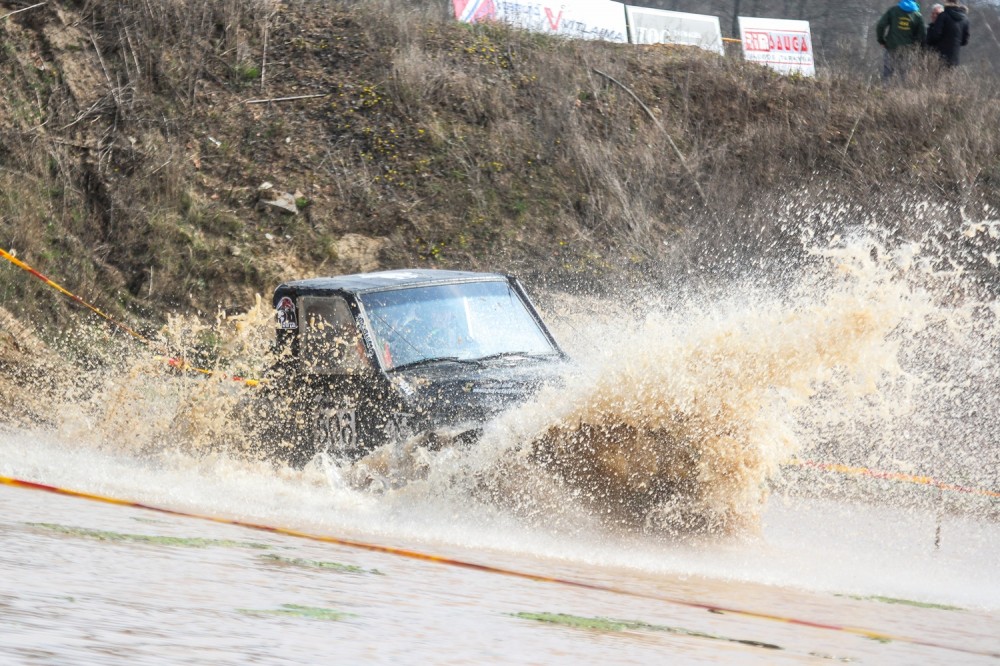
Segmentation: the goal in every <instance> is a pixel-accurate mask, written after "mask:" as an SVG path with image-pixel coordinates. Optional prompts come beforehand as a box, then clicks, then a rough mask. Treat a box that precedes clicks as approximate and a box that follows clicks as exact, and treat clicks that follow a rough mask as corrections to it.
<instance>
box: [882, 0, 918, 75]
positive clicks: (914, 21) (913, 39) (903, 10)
mask: <svg viewBox="0 0 1000 666" xmlns="http://www.w3.org/2000/svg"><path fill="white" fill-rule="evenodd" d="M926 37H927V25H926V24H925V23H924V17H923V16H922V15H921V14H920V5H918V4H917V3H916V1H915V0H900V1H899V4H897V5H893V6H892V7H890V8H889V9H888V10H887V11H886V12H885V14H882V18H880V19H879V20H878V23H877V24H876V25H875V38H876V39H877V40H878V43H879V44H881V45H882V46H883V47H884V48H885V55H884V56H883V58H882V80H883V81H888V80H889V79H891V78H892V77H893V76H895V75H896V74H899V75H900V77H902V78H906V71H905V67H904V65H905V62H906V58H907V57H913V56H912V55H908V54H911V53H912V52H913V51H914V48H913V47H917V46H920V45H921V44H923V43H924V40H925V39H926Z"/></svg>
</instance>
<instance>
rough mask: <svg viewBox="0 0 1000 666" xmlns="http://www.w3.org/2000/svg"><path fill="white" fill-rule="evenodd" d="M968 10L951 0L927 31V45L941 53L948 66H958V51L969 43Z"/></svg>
mask: <svg viewBox="0 0 1000 666" xmlns="http://www.w3.org/2000/svg"><path fill="white" fill-rule="evenodd" d="M968 13H969V10H968V9H967V8H966V7H963V6H962V5H960V4H958V3H957V2H954V0H951V1H949V2H946V3H945V5H944V11H942V12H941V14H940V15H938V17H937V20H936V21H934V23H932V24H931V27H930V30H928V31H927V46H929V47H931V48H932V49H934V50H935V51H937V52H938V53H940V54H941V58H942V59H943V60H944V62H945V64H946V65H948V67H957V66H958V52H959V50H960V49H961V48H962V47H963V46H965V45H966V44H968V43H969V17H968Z"/></svg>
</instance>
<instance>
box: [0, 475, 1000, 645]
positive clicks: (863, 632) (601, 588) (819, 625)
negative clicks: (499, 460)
mask: <svg viewBox="0 0 1000 666" xmlns="http://www.w3.org/2000/svg"><path fill="white" fill-rule="evenodd" d="M0 485H8V486H15V487H19V488H29V489H33V490H43V491H45V492H50V493H55V494H58V495H67V496H70V497H79V498H81V499H88V500H92V501H95V502H104V503H106V504H117V505H119V506H129V507H134V508H137V509H146V510H148V511H156V512H158V513H163V514H167V515H171V516H183V517H185V518H196V519H199V520H207V521H211V522H214V523H223V524H226V525H236V526H238V527H245V528H248V529H253V530H261V531H264V532H272V533H274V534H283V535H285V536H291V537H296V538H299V539H309V540H310V541H319V542H322V543H332V544H336V545H338V546H346V547H348V548H357V549H359V550H366V551H370V552H374V553H384V554H387V555H396V556H398V557H406V558H410V559H413V560H421V561H424V562H435V563H437V564H444V565H448V566H453V567H461V568H463V569H471V570H473V571H482V572H484V573H493V574H500V575H503V576H511V577H513V578H520V579H523V580H532V581H536V582H541V583H554V584H557V585H567V586H570V587H575V588H579V589H584V590H592V591H596V592H608V593H610V594H621V595H625V596H630V597H637V598H640V599H651V600H654V601H661V602H664V603H668V604H674V605H677V606H684V607H687V608H695V609H699V610H706V611H709V612H711V613H719V614H725V615H738V616H741V617H746V618H752V619H757V620H770V621H772V622H783V623H785V624H792V625H796V626H800V627H809V628H811V629H822V630H827V631H838V632H843V633H848V634H854V635H855V636H861V637H863V638H870V639H873V640H877V641H896V642H899V643H908V644H911V645H919V646H921V647H930V648H935V649H940V650H950V651H953V652H962V653H965V654H973V655H978V656H985V657H994V658H1000V653H997V652H981V651H978V650H972V649H969V648H964V647H960V646H955V645H942V644H940V643H934V642H932V641H925V640H922V639H919V638H908V637H904V636H894V635H892V634H885V633H882V632H879V631H871V630H869V629H863V628H861V627H850V626H842V625H835V624H827V623H824V622H814V621H812V620H802V619H798V618H793V617H786V616H782V615H775V614H772V613H763V612H759V611H750V610H744V609H739V608H727V607H724V606H714V605H712V604H707V603H701V602H697V601H688V600H686V599H678V598H675V597H667V596H663V595H658V594H650V593H648V592H636V591H633V590H623V589H619V588H615V587H611V586H610V585H599V584H597V583H585V582H583V581H577V580H570V579H566V578H556V577H552V576H543V575H541V574H533V573H530V572H524V571H517V570H515V569H505V568H502V567H495V566H491V565H489V564H478V563H476V562H468V561H465V560H457V559H453V558H450V557H443V556H441V555H434V554H432V553H424V552H421V551H417V550H410V549H407V548H396V547H394V546H384V545H379V544H373V543H365V542H363V541H354V540H352V539H343V538H340V537H334V536H325V535H321V534H310V533H308V532H300V531H298V530H292V529H288V528H285V527H275V526H271V525H261V524H257V523H251V522H247V521H243V520H234V519H230V518H219V517H215V516H203V515H199V514H195V513H188V512H185V511H179V510H177V509H167V508H164V507H157V506H150V505H147V504H141V503H139V502H132V501H129V500H122V499H117V498H114V497H106V496H103V495H95V494H92V493H85V492H82V491H79V490H70V489H66V488H58V487H56V486H49V485H46V484H43V483H37V482H34V481H22V480H20V479H14V478H10V477H5V476H0Z"/></svg>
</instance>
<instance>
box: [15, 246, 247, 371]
mask: <svg viewBox="0 0 1000 666" xmlns="http://www.w3.org/2000/svg"><path fill="white" fill-rule="evenodd" d="M0 257H3V258H4V259H6V260H7V261H9V262H10V263H12V264H14V265H15V266H17V267H18V268H20V269H21V270H23V271H25V272H26V273H28V274H30V275H32V276H34V277H36V278H38V279H39V280H41V281H42V282H44V283H45V284H47V285H48V286H50V287H52V288H53V289H55V290H56V291H58V292H59V293H60V294H62V295H63V296H66V297H67V298H69V299H70V300H72V301H75V302H76V303H79V304H80V305H82V306H83V307H85V308H87V309H88V310H90V311H91V312H93V313H95V314H96V315H97V316H99V317H101V318H102V319H104V320H105V321H107V322H109V323H110V324H111V325H113V326H114V327H116V328H118V329H119V330H122V331H124V332H125V333H128V334H129V335H130V336H132V337H133V338H134V339H136V340H138V341H139V342H141V343H142V344H144V345H146V346H147V347H149V348H150V349H154V350H156V351H158V352H159V353H160V354H163V356H162V357H161V360H163V361H165V362H166V363H167V365H169V366H170V367H172V368H176V369H177V370H182V371H186V372H197V373H200V374H203V375H208V376H214V375H215V374H216V373H215V372H213V371H212V370H206V369H205V368H199V367H197V366H194V365H191V364H189V363H188V362H187V361H185V360H183V359H179V358H176V357H173V356H170V355H169V354H167V352H166V351H165V350H163V349H162V348H158V347H159V345H158V344H157V343H156V342H154V341H153V340H150V339H149V338H147V337H146V336H144V335H142V334H141V333H139V332H138V331H136V330H135V329H133V328H130V327H129V326H126V325H125V324H123V323H122V322H120V321H118V320H117V319H115V318H114V317H112V316H111V315H109V314H107V313H105V312H103V311H101V310H100V309H99V308H97V307H96V306H94V305H91V304H90V303H88V302H87V301H85V300H84V299H82V298H80V297H79V296H77V295H76V294H74V293H73V292H71V291H69V290H68V289H66V288H65V287H63V286H62V285H60V284H59V283H57V282H55V281H54V280H51V279H50V278H48V277H46V276H45V275H43V274H42V273H40V272H38V271H37V270H35V269H34V268H32V267H31V266H29V265H28V264H26V263H25V262H23V261H21V260H20V259H18V258H17V257H15V256H14V255H13V254H11V253H9V252H7V251H6V250H3V249H2V248H0ZM230 379H232V380H233V381H237V382H243V383H244V384H246V385H247V386H257V385H258V384H260V381H259V380H256V379H248V378H245V377H238V376H232V377H230Z"/></svg>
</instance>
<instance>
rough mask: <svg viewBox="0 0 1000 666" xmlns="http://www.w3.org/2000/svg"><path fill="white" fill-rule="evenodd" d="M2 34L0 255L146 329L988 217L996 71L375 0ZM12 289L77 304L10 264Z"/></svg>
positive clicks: (61, 304)
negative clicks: (869, 227)
mask: <svg viewBox="0 0 1000 666" xmlns="http://www.w3.org/2000/svg"><path fill="white" fill-rule="evenodd" d="M16 8H17V7H14V6H13V5H12V4H11V3H3V2H0V14H3V13H6V12H7V11H11V10H13V9H16ZM0 35H2V40H3V51H2V54H0V78H2V82H3V86H4V89H5V94H4V97H3V99H2V100H0V127H2V128H3V132H2V135H0V232H2V243H3V247H5V248H13V249H15V250H16V251H17V253H18V256H19V257H22V258H23V259H25V260H27V261H29V263H32V264H33V265H34V266H35V267H36V268H38V269H39V270H41V271H42V272H44V273H46V274H49V275H51V276H52V277H53V278H56V279H57V280H58V281H60V282H62V283H63V284H64V285H65V286H67V287H68V288H70V289H71V290H73V291H74V292H76V293H79V294H81V295H83V296H84V297H86V298H88V299H90V300H92V301H94V302H95V303H96V304H97V305H98V306H99V307H101V308H103V309H106V310H107V311H109V312H112V313H114V314H116V315H119V316H122V317H124V318H126V319H127V320H128V321H130V322H134V323H136V324H137V325H140V326H147V327H153V326H156V325H158V324H159V323H160V322H162V321H163V318H164V317H165V316H166V313H168V312H192V313H193V312H202V313H214V312H215V311H216V310H217V309H218V308H219V307H223V308H227V309H229V310H231V311H232V310H239V309H241V308H245V307H248V306H249V305H251V304H252V302H253V298H252V295H253V294H254V293H264V294H268V293H269V292H270V290H271V289H272V288H273V287H274V286H275V284H276V283H277V282H278V281H280V280H283V279H289V278H298V277H304V276H310V275H318V274H335V273H340V272H350V271H359V270H370V269H374V268H390V267H400V266H413V265H417V266H435V267H442V268H471V269H497V270H509V271H515V272H518V273H520V274H522V275H524V276H526V277H527V278H528V279H529V280H531V281H532V282H533V283H534V284H547V285H552V286H559V287H564V286H571V287H576V288H582V289H589V288H591V287H593V286H594V285H596V284H598V278H603V277H606V276H614V277H615V278H616V279H624V280H632V281H648V280H658V281H662V280H667V281H670V280H674V279H677V277H678V276H684V275H687V276H689V275H691V274H702V273H715V272H718V271H720V270H721V271H724V272H728V273H734V274H736V273H740V272H741V271H746V270H750V269H752V268H753V267H754V266H757V265H758V264H759V262H760V261H761V260H772V259H773V260H778V261H782V260H794V258H795V257H796V255H797V254H798V253H799V252H800V250H799V245H800V235H801V231H802V226H803V225H804V224H806V223H808V225H809V227H810V233H813V234H819V235H821V236H822V235H824V234H825V235H833V234H835V233H842V232H843V231H844V230H845V229H848V228H852V227H855V226H858V225H864V224H866V223H872V224H876V225H877V226H878V228H879V229H880V230H881V233H883V234H884V235H885V236H887V237H901V238H914V239H919V238H921V237H923V236H926V235H929V234H941V233H942V229H943V230H944V234H945V236H947V235H948V234H949V233H951V232H952V231H953V232H954V235H955V238H956V240H955V241H954V242H956V243H959V242H962V241H961V240H960V237H961V234H960V233H959V232H960V231H961V229H962V228H963V226H964V225H967V224H968V223H969V222H976V221H980V220H984V219H991V216H992V218H995V217H997V215H996V214H995V213H993V210H995V209H996V208H998V207H1000V129H998V128H1000V104H998V103H997V97H998V87H997V82H996V80H993V79H974V78H972V77H971V76H969V74H968V73H967V72H963V71H959V72H942V71H940V70H939V69H937V68H936V63H933V62H923V61H921V62H918V63H915V64H914V67H913V72H912V74H911V76H910V79H909V81H908V84H907V85H906V86H890V87H883V86H882V85H881V84H880V83H879V82H878V81H877V80H876V79H874V78H873V77H874V75H875V71H874V70H873V71H872V72H865V71H831V70H824V71H821V72H820V74H819V76H817V77H816V78H815V79H804V78H798V77H781V76H778V75H777V74H774V73H772V72H770V71H769V70H766V69H763V68H760V67H756V66H749V65H746V64H744V63H742V62H741V61H740V60H739V59H738V58H737V57H733V56H730V57H726V58H722V57H717V56H715V55H712V54H707V53H702V52H700V51H695V50H690V49H681V48H668V47H655V48H636V47H631V46H624V45H611V44H603V43H584V42H571V41H561V40H553V39H549V38H544V37H541V36H537V35H532V34H527V33H523V32H519V31H512V30H508V29H506V28H503V27H497V26H466V25H461V24H458V23H455V22H453V21H451V20H450V19H449V17H448V15H447V13H446V11H445V7H443V6H441V3H430V2H428V3H406V5H405V6H404V7H401V6H400V3H392V2H388V1H385V0H383V1H379V0H371V1H368V2H358V3H342V2H329V3H312V2H304V1H291V2H285V3H276V2H270V1H268V0H207V1H200V2H194V1H193V0H183V1H179V2H173V3H153V4H150V3H147V2H139V1H138V0H124V1H121V2H110V1H102V0H97V1H94V2H87V3H84V2H68V1H67V2H51V3H48V4H47V5H44V6H41V7H37V8H34V9H31V10H29V11H25V12H21V13H19V14H17V15H15V16H11V17H9V18H8V19H5V20H3V21H2V22H0ZM262 100H272V101H262ZM283 195H287V196H285V198H286V200H287V201H286V206H287V205H288V202H291V206H290V207H291V208H292V209H294V210H295V212H294V213H292V212H289V211H285V210H282V209H280V208H278V207H277V206H275V205H273V204H272V203H268V202H269V201H272V200H274V199H276V198H279V199H280V198H281V197H282V196H283ZM924 202H931V203H932V204H933V211H932V213H933V214H929V213H927V211H926V210H925V208H922V207H921V205H922V204H923V203H924ZM942 221H944V222H945V223H946V224H944V225H943V226H942ZM952 225H953V226H952ZM946 240H947V239H946ZM963 251H964V252H965V254H963V255H962V256H964V257H966V259H967V262H968V266H969V267H970V268H972V269H974V270H980V271H982V272H983V275H984V276H985V277H984V283H986V284H987V285H992V284H995V283H996V269H995V267H993V266H991V264H989V262H988V261H985V260H984V259H983V255H984V254H988V252H987V251H986V250H985V249H984V248H982V247H978V246H977V247H969V248H967V251H966V250H963ZM991 271H992V272H991ZM0 307H3V308H5V309H7V310H9V311H11V312H12V313H14V314H15V315H16V316H19V317H26V318H28V319H30V320H31V321H32V322H33V323H34V324H35V325H36V326H39V327H41V328H43V329H45V328H47V327H59V326H62V325H63V324H64V323H65V322H66V321H67V320H68V319H71V318H72V317H73V316H75V315H74V314H73V308H72V307H71V306H69V305H68V304H67V302H66V301H64V300H61V299H59V298H57V297H56V295H55V294H54V293H52V292H51V290H49V289H48V287H46V286H45V285H43V284H41V283H40V282H37V281H34V280H31V279H29V278H28V277H27V276H26V275H24V274H23V273H21V272H20V271H18V270H16V269H14V268H13V267H11V266H6V267H0Z"/></svg>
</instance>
